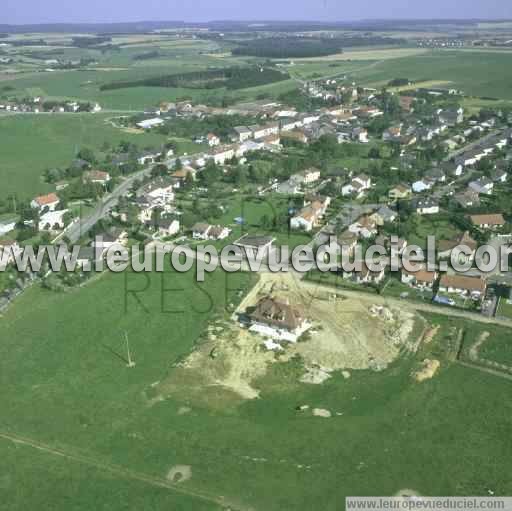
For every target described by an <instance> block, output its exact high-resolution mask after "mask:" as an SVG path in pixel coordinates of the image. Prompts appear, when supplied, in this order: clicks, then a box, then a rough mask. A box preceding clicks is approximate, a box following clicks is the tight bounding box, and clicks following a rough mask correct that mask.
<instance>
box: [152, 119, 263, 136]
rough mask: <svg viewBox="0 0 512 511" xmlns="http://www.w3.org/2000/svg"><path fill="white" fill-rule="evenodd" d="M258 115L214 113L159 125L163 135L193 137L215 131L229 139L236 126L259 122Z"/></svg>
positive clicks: (159, 130)
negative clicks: (245, 115)
mask: <svg viewBox="0 0 512 511" xmlns="http://www.w3.org/2000/svg"><path fill="white" fill-rule="evenodd" d="M258 122H259V121H258V119H257V118H256V117H244V116H241V115H214V116H208V117H206V118H205V119H193V118H190V119H188V118H187V119H181V118H180V119H178V120H177V121H176V122H172V123H171V122H168V123H166V124H163V125H161V126H159V127H158V132H159V133H161V134H162V135H167V136H169V135H172V136H174V137H178V138H191V137H195V136H198V134H204V133H208V132H211V133H215V134H216V135H217V136H218V137H220V138H221V139H224V140H225V139H228V138H229V137H230V135H231V131H232V129H233V128H234V127H235V126H250V125H251V124H257V123H258Z"/></svg>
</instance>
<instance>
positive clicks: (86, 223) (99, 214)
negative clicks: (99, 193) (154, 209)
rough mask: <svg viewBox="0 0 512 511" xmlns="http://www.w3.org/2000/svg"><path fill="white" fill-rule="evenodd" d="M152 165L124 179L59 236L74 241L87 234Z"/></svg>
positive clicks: (149, 170) (145, 174)
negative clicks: (83, 216) (90, 211)
mask: <svg viewBox="0 0 512 511" xmlns="http://www.w3.org/2000/svg"><path fill="white" fill-rule="evenodd" d="M152 169H153V166H150V167H147V168H145V169H143V170H140V171H139V172H136V173H135V174H132V175H131V176H130V177H128V178H127V179H125V180H124V181H123V182H122V183H121V184H120V185H119V186H118V187H117V188H116V189H115V190H114V191H113V192H112V193H110V194H108V195H107V196H106V197H104V198H103V199H102V200H101V201H100V202H99V203H98V204H97V205H96V206H95V208H94V210H93V211H92V213H91V214H90V215H88V216H87V217H85V218H80V219H78V220H77V221H76V222H74V223H72V224H71V225H69V226H68V228H67V229H66V230H65V231H64V232H63V233H62V235H61V237H63V236H67V237H68V238H69V239H70V240H71V243H76V242H77V241H78V240H79V239H80V238H81V237H82V236H84V235H85V234H87V232H89V231H90V230H91V229H92V228H93V227H94V226H95V225H96V224H97V223H98V222H99V221H100V220H101V219H102V218H105V217H106V216H107V215H108V214H109V213H110V212H111V211H112V209H113V208H114V207H115V206H116V205H117V203H118V202H119V198H120V197H122V196H123V195H126V194H128V192H129V191H130V189H131V187H132V186H133V184H134V183H135V181H137V180H140V179H142V178H143V177H145V176H149V175H150V174H151V170H152Z"/></svg>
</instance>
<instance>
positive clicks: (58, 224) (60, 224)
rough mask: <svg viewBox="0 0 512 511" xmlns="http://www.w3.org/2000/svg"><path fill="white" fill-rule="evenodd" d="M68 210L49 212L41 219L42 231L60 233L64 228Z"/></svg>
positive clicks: (40, 226) (40, 228) (40, 227)
mask: <svg viewBox="0 0 512 511" xmlns="http://www.w3.org/2000/svg"><path fill="white" fill-rule="evenodd" d="M68 211H69V210H68V209H63V210H61V211H48V213H45V214H44V215H41V217H40V218H39V230H40V231H58V230H60V229H63V228H64V215H65V214H66V213H67V212H68Z"/></svg>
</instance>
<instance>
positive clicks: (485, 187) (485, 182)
mask: <svg viewBox="0 0 512 511" xmlns="http://www.w3.org/2000/svg"><path fill="white" fill-rule="evenodd" d="M469 188H471V190H474V191H475V192H477V193H479V194H482V195H492V192H493V190H494V183H493V182H492V181H490V180H489V179H487V178H486V177H482V178H480V179H477V180H476V181H471V183H469Z"/></svg>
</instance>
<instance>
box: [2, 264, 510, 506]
mask: <svg viewBox="0 0 512 511" xmlns="http://www.w3.org/2000/svg"><path fill="white" fill-rule="evenodd" d="M228 278H229V280H228V282H227V285H228V286H226V280H225V275H224V274H223V273H215V274H212V275H210V276H209V277H208V278H207V283H206V284H205V286H198V285H196V284H195V283H193V280H192V275H187V274H176V273H171V272H170V273H166V274H165V277H164V279H165V281H164V283H163V284H164V285H163V288H164V289H170V288H173V289H174V291H173V292H171V293H170V294H165V295H162V282H161V279H160V277H159V276H156V275H151V276H150V277H149V284H150V285H149V287H148V288H147V291H146V292H144V293H142V294H140V295H139V298H140V301H141V303H138V302H137V300H136V298H135V297H133V296H130V297H129V298H128V302H127V306H126V307H125V298H124V295H125V280H124V279H125V275H122V274H120V275H106V276H104V277H103V278H101V279H99V280H97V281H95V282H93V283H91V284H90V285H88V286H86V287H85V288H83V289H81V290H80V291H73V292H70V293H67V294H51V293H50V292H47V291H43V290H41V289H33V290H31V291H29V292H28V293H27V294H25V295H24V296H23V297H22V298H21V299H20V300H19V301H18V302H17V303H16V305H15V306H14V307H13V308H12V309H10V310H9V311H8V313H7V314H6V316H5V317H4V318H2V322H3V328H2V333H1V334H0V375H1V376H0V382H1V384H2V385H1V387H0V388H1V390H0V406H1V408H2V418H1V420H0V430H3V431H6V430H7V431H9V432H13V433H16V434H18V435H22V436H29V437H32V438H34V439H36V440H37V441H39V442H43V443H45V444H49V445H50V446H53V447H55V448H59V449H63V450H65V451H66V452H70V453H72V454H78V455H80V454H83V455H87V456H88V457H92V458H94V459H95V460H97V461H98V463H107V464H116V465H120V466H122V467H126V468H128V469H130V470H133V471H135V472H137V473H143V474H148V475H149V476H151V477H159V478H162V477H165V474H167V472H168V470H169V468H170V467H172V466H174V465H177V464H186V465H190V466H191V467H192V471H193V472H192V474H193V475H192V479H191V480H190V481H188V482H187V483H184V487H185V488H187V489H190V490H193V491H200V492H205V493H207V494H213V495H216V496H219V495H223V496H225V497H226V499H227V500H228V501H229V502H231V503H233V502H234V503H235V504H236V507H235V508H239V509H248V508H249V507H250V508H252V509H265V510H268V511H274V510H275V511H278V510H279V511H282V510H290V511H301V510H304V511H306V510H310V509H314V508H318V509H322V510H326V511H335V510H338V509H340V508H342V507H343V502H344V500H343V499H344V497H345V496H346V495H368V494H371V495H391V494H394V493H396V492H397V491H399V490H400V489H401V488H414V489H415V490H417V491H419V492H420V493H422V494H427V495H470V494H472V495H481V494H485V492H486V491H487V489H488V488H491V489H492V490H493V491H495V492H496V494H497V495H505V494H510V492H511V491H512V486H511V481H510V478H509V477H508V476H507V474H510V471H511V469H512V467H511V461H510V460H511V459H512V458H511V455H512V446H511V444H510V442H508V441H507V440H506V438H507V437H506V435H505V436H504V434H503V432H504V431H508V429H509V427H510V414H511V413H512V403H510V401H509V400H504V399H503V396H504V395H507V394H508V393H509V392H510V389H511V383H510V382H509V381H506V380H502V379H500V378H495V377H492V376H490V375H487V374H484V373H480V372H477V371H473V370H469V369H466V368H462V367H460V366H457V365H452V364H451V363H449V362H448V361H445V359H444V358H443V359H442V370H441V373H440V374H439V375H438V376H437V377H436V378H434V379H433V380H430V381H428V382H425V383H424V384H421V385H420V384H415V383H413V382H412V380H411V378H410V372H411V370H412V368H413V367H415V366H416V364H417V361H416V359H415V357H412V356H408V357H405V358H403V359H402V360H401V361H400V362H399V363H396V364H395V365H393V366H392V367H390V368H389V369H388V370H386V371H384V372H382V373H375V372H367V371H362V372H357V371H355V372H354V371H352V377H351V378H350V379H349V380H345V379H344V378H342V377H341V375H335V377H333V378H332V379H331V380H329V381H328V382H326V383H325V384H323V385H320V386H309V385H305V384H301V383H299V382H298V376H299V375H300V374H301V371H302V370H301V368H300V364H298V363H297V362H296V361H291V362H289V363H286V364H274V365H273V366H272V367H271V369H270V373H269V374H268V375H267V377H265V378H263V379H262V380H261V381H260V382H259V383H258V386H259V387H260V388H261V390H262V394H261V399H258V400H254V401H247V402H243V403H241V404H239V405H228V406H226V407H221V408H219V407H213V408H209V407H208V405H207V404H205V402H203V404H202V405H199V404H196V403H195V402H191V400H190V397H189V395H188V392H187V388H186V387H184V388H183V389H182V391H181V393H175V394H174V395H175V396H177V397H174V398H173V399H166V400H164V401H157V402H153V401H150V400H149V399H148V398H149V396H150V395H151V388H152V384H154V383H155V382H158V381H160V380H161V379H163V378H165V376H166V375H167V374H168V373H169V372H170V371H172V370H173V369H172V368H173V364H174V363H176V362H177V361H179V360H181V359H182V358H183V356H184V355H185V354H187V353H188V352H189V351H190V350H191V349H192V348H193V345H194V342H196V340H197V339H198V338H200V333H201V332H202V330H203V328H204V327H205V326H206V324H207V322H208V321H209V320H210V319H212V317H214V316H218V315H219V314H223V307H224V305H225V303H226V299H225V298H224V296H225V291H226V287H229V289H236V288H237V287H239V286H240V285H244V284H246V283H247V280H246V277H243V276H241V275H238V274H234V275H230V276H229V277H228ZM147 284H148V282H146V277H145V276H144V275H139V276H135V275H133V274H128V286H129V288H130V289H143V288H145V287H146V285H147ZM179 289H181V291H180V290H179ZM229 294H230V295H231V296H233V292H231V293H229ZM235 294H236V293H235ZM162 297H163V301H162ZM231 300H232V298H230V299H228V300H227V301H228V302H230V301H231ZM431 321H436V322H441V321H443V330H442V332H440V334H439V335H440V337H439V340H438V341H434V343H431V344H430V345H428V346H426V347H424V349H423V350H422V351H421V352H420V353H419V354H418V357H419V358H420V359H422V358H425V357H427V356H436V357H440V356H441V355H442V352H443V350H445V349H446V343H445V341H444V338H445V336H446V335H449V332H450V331H451V330H450V329H451V328H452V327H453V326H454V325H456V324H458V323H460V325H461V326H465V327H466V328H467V329H468V330H471V331H474V332H475V335H476V334H477V333H478V332H479V331H481V330H482V326H480V325H472V324H465V323H463V322H459V321H458V320H452V319H450V321H444V318H443V317H442V316H440V317H439V318H435V319H431ZM485 327H487V325H485ZM124 331H127V332H128V335H129V339H130V343H131V349H132V352H133V356H134V359H135V361H136V363H137V365H136V367H135V368H133V369H131V370H130V369H127V368H126V365H125V362H124V361H123V360H122V359H121V358H119V357H118V356H117V355H116V353H117V354H119V355H120V356H121V357H122V356H123V355H124V343H123V333H124ZM447 332H448V333H447ZM209 392H218V393H220V394H219V397H220V396H222V390H221V389H218V390H215V389H211V390H209ZM301 404H310V405H312V406H317V407H322V408H327V409H330V410H332V411H333V412H336V413H340V414H341V415H334V416H333V418H332V419H329V420H326V419H319V418H314V417H311V416H308V415H307V414H300V413H298V412H297V411H296V407H297V406H298V405H301ZM183 406H188V407H190V408H191V409H192V412H191V413H188V414H185V415H183V414H181V413H180V412H179V410H180V409H181V408H182V407H183ZM485 417H492V421H489V420H484V419H483V418H485ZM468 445H471V449H469V448H468ZM0 451H1V452H2V454H3V455H2V458H1V459H2V462H0V484H1V485H2V489H6V490H7V491H4V492H3V494H2V495H3V497H4V500H3V501H4V502H7V503H8V504H9V510H10V511H12V510H15V511H17V510H18V509H19V510H22V509H27V508H33V507H34V506H35V502H36V501H37V502H38V506H39V507H41V505H42V504H41V499H42V500H43V501H44V502H45V503H47V504H48V508H49V509H50V508H51V509H52V510H55V511H58V510H61V509H62V510H63V511H64V510H66V511H68V510H69V509H77V510H81V509H91V507H94V508H95V509H105V510H106V509H109V510H121V509H138V508H140V505H142V504H140V503H141V502H144V505H145V506H146V507H147V506H148V505H150V507H151V509H154V510H155V511H158V510H164V509H176V510H180V509H187V510H188V509H191V510H203V509H208V510H209V509H211V510H212V511H213V510H215V509H216V508H215V507H208V506H207V505H205V504H202V503H201V502H196V501H195V500H188V499H187V498H186V497H183V498H181V497H180V496H178V495H174V494H173V493H172V491H169V490H168V491H167V492H166V491H164V490H162V491H160V490H158V489H154V488H153V487H151V486H148V485H146V486H143V485H141V484H139V483H138V482H136V481H135V482H133V481H131V482H130V483H131V484H130V483H127V482H125V481H124V480H123V479H118V478H117V477H115V474H110V475H109V474H108V473H105V472H104V471H103V470H99V471H98V470H96V469H93V468H91V467H89V466H84V465H77V464H76V463H75V462H73V461H71V460H68V459H64V458H59V457H54V456H52V455H51V454H49V453H45V452H39V451H36V450H32V449H30V448H28V447H18V448H16V449H15V448H14V447H12V444H11V443H10V442H8V441H5V440H0ZM14 460H16V462H14ZM21 474H23V478H22V479H21V477H22V476H21ZM448 475H449V477H448ZM107 487H108V488H109V491H110V492H111V493H110V494H109V495H113V494H115V495H116V497H117V498H116V499H114V498H113V497H110V496H109V495H107V493H106V492H107V490H106V488H107ZM13 488H15V489H13ZM143 495H144V496H143ZM41 496H43V497H41ZM82 499H83V500H82ZM142 499H145V500H144V501H143V500H142ZM148 499H149V500H148ZM148 502H150V504H148ZM87 506H88V507H87Z"/></svg>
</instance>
